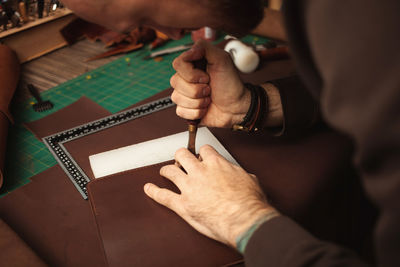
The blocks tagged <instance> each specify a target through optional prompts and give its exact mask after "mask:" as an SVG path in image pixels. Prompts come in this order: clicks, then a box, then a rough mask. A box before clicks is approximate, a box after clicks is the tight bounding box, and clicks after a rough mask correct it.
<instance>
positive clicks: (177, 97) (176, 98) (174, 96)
mask: <svg viewBox="0 0 400 267" xmlns="http://www.w3.org/2000/svg"><path fill="white" fill-rule="evenodd" d="M171 100H172V102H174V103H175V104H177V105H178V102H179V101H178V100H179V96H178V93H177V92H176V90H174V91H173V92H172V94H171Z"/></svg>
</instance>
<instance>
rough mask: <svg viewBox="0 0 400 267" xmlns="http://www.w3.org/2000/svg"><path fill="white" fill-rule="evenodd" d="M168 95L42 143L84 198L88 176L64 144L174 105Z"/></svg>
mask: <svg viewBox="0 0 400 267" xmlns="http://www.w3.org/2000/svg"><path fill="white" fill-rule="evenodd" d="M174 105H175V104H174V103H173V102H172V101H171V98H170V97H166V98H162V99H159V100H156V101H153V102H150V103H147V104H144V105H141V106H139V107H135V108H132V109H128V110H125V111H121V112H119V113H116V114H113V115H110V116H108V117H105V118H102V119H99V120H95V121H92V122H89V123H86V124H83V125H80V126H77V127H74V128H71V129H68V130H65V131H62V132H59V133H56V134H53V135H50V136H47V137H44V138H43V142H44V144H45V145H46V146H47V148H48V149H49V150H50V152H51V153H52V154H53V156H54V157H55V159H56V160H57V162H58V164H59V165H60V166H61V168H62V169H63V170H64V171H65V173H66V174H67V175H68V177H69V178H70V179H71V181H72V183H73V184H74V185H75V187H76V188H77V189H78V191H79V193H80V194H81V195H82V197H83V198H84V199H87V198H88V195H87V190H86V185H87V184H88V182H89V181H90V179H89V177H88V176H87V175H86V174H85V172H84V171H83V170H82V169H81V168H80V167H79V165H78V164H77V163H76V162H75V160H74V159H73V157H72V156H71V155H70V153H69V152H68V151H67V149H66V148H65V146H64V144H65V143H67V142H69V141H72V140H75V139H78V138H81V137H84V136H87V135H89V134H93V133H96V132H99V131H102V130H105V129H107V128H110V127H113V126H116V125H119V124H123V123H125V122H128V121H131V120H134V119H137V118H140V117H143V116H146V115H149V114H151V113H154V112H157V111H160V110H163V109H166V108H168V107H171V106H174Z"/></svg>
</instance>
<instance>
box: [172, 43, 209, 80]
mask: <svg viewBox="0 0 400 267" xmlns="http://www.w3.org/2000/svg"><path fill="white" fill-rule="evenodd" d="M197 53H198V52H197V50H196V49H194V50H193V48H191V49H190V50H188V51H186V52H184V53H183V54H182V55H181V56H179V57H177V58H176V59H175V60H174V61H173V62H172V67H173V68H174V69H175V70H176V72H177V73H178V74H179V75H180V76H181V77H182V78H183V79H184V80H185V81H187V82H190V83H208V82H209V81H210V78H209V76H208V74H207V72H204V71H202V70H199V69H196V68H195V67H194V65H193V61H195V60H198V59H201V57H200V58H197V59H194V58H196V56H195V57H193V55H195V54H197Z"/></svg>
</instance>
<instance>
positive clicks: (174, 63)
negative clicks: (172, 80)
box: [172, 57, 181, 71]
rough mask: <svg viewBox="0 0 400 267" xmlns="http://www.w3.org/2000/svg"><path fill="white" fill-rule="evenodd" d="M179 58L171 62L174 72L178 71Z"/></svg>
mask: <svg viewBox="0 0 400 267" xmlns="http://www.w3.org/2000/svg"><path fill="white" fill-rule="evenodd" d="M180 61H181V59H180V57H177V58H175V59H174V61H172V67H173V68H174V70H176V71H178V69H179V66H180Z"/></svg>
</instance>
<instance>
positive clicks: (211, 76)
mask: <svg viewBox="0 0 400 267" xmlns="http://www.w3.org/2000/svg"><path fill="white" fill-rule="evenodd" d="M201 58H206V60H207V62H208V65H207V72H204V71H201V70H198V69H195V68H194V67H193V63H192V62H193V61H195V60H198V59H201ZM173 67H174V69H175V70H176V74H175V75H174V76H172V78H171V81H170V83H171V86H172V87H173V88H174V92H173V93H172V96H171V98H172V100H173V101H174V102H175V103H176V104H177V108H176V113H177V115H178V116H180V117H182V118H185V119H199V118H202V121H201V123H202V124H204V125H207V126H210V127H227V128H230V127H231V126H232V125H233V124H235V123H239V122H241V121H242V119H243V117H244V116H245V114H246V112H247V110H248V108H249V106H250V92H249V91H248V90H246V89H245V88H244V86H243V83H242V81H241V80H240V78H239V75H238V73H237V70H236V69H235V67H234V65H233V63H232V60H231V58H230V56H229V54H228V53H226V52H225V51H224V50H222V49H220V48H217V47H216V46H214V45H212V44H210V43H207V42H205V41H199V42H197V43H196V44H195V45H194V46H193V48H192V49H191V50H189V51H187V52H185V53H183V54H182V55H180V56H179V57H177V58H176V59H175V60H174V62H173Z"/></svg>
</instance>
